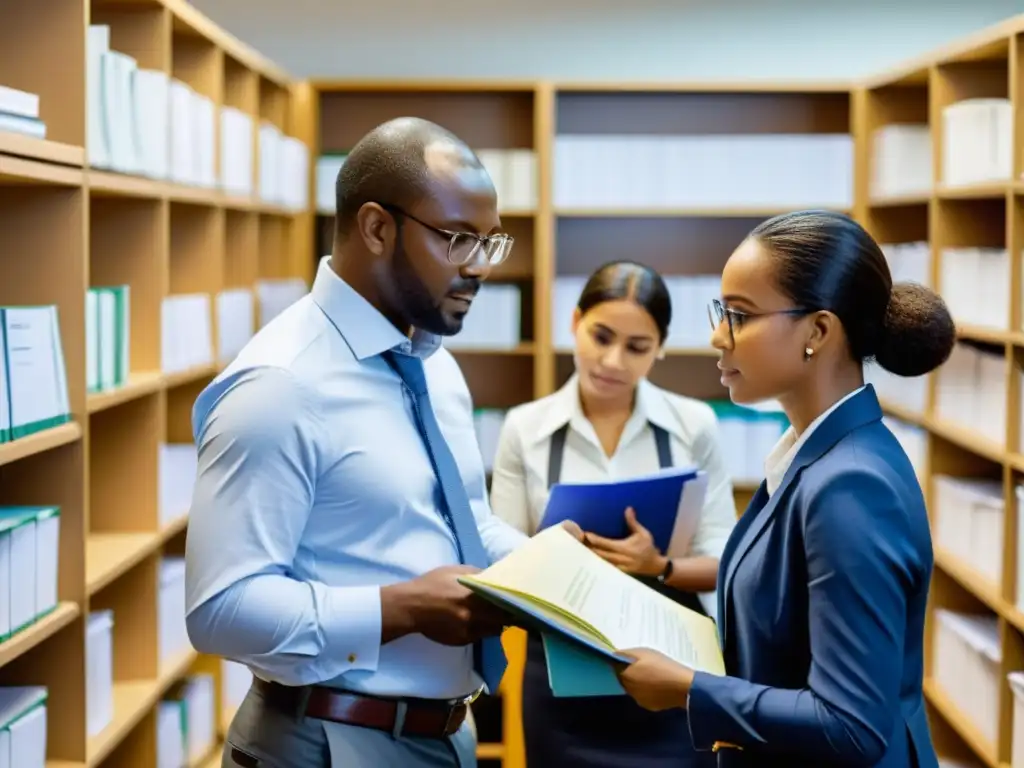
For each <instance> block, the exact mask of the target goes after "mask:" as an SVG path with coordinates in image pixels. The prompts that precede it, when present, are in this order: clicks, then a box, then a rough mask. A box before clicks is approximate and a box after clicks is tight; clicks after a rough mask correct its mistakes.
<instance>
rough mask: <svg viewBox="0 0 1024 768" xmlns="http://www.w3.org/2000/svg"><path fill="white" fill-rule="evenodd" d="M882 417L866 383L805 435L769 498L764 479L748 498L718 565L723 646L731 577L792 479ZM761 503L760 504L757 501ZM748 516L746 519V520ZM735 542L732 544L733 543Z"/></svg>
mask: <svg viewBox="0 0 1024 768" xmlns="http://www.w3.org/2000/svg"><path fill="white" fill-rule="evenodd" d="M881 418H882V408H881V406H880V405H879V404H878V398H877V396H876V395H875V389H874V387H873V386H872V385H871V384H868V385H867V386H866V387H865V388H864V390H863V391H862V392H859V393H858V394H856V395H854V396H853V397H851V398H850V399H849V400H847V401H846V402H845V403H843V404H842V405H841V406H839V407H838V408H836V410H834V411H833V412H832V413H830V414H829V415H828V417H826V418H825V420H824V421H822V422H821V423H820V424H819V425H818V426H817V427H816V428H815V429H814V431H813V432H812V433H811V434H810V435H809V436H808V438H807V441H806V442H805V443H804V444H803V445H802V446H801V447H800V450H799V451H797V454H796V456H795V457H794V458H793V462H792V464H790V465H789V468H788V469H787V470H786V474H785V475H784V476H783V478H782V482H781V483H779V487H778V488H777V489H776V490H775V493H773V494H772V495H771V498H767V496H768V492H767V486H766V484H765V483H764V482H762V483H761V487H760V488H758V490H757V494H755V496H754V498H753V499H751V502H750V505H749V506H748V507H747V510H746V512H744V514H743V517H742V518H740V522H739V523H737V525H736V528H735V529H734V530H733V534H732V536H731V537H730V539H729V544H728V545H727V546H726V548H725V551H724V552H723V553H722V560H721V566H720V568H719V571H720V574H719V581H720V584H719V590H718V595H719V606H718V615H719V617H720V618H721V624H722V631H721V633H720V634H721V643H722V647H723V649H724V648H725V643H726V632H727V631H728V623H729V605H730V600H729V599H728V596H729V594H730V592H731V589H732V580H733V578H734V576H735V575H736V569H737V567H738V566H739V564H740V563H741V562H742V561H743V558H744V557H745V556H746V554H747V553H748V552H749V551H750V549H751V547H753V545H754V543H755V542H756V541H757V540H758V539H759V538H760V537H761V534H762V533H764V531H765V528H766V526H767V525H768V522H769V521H770V520H771V519H772V517H773V515H774V514H775V510H776V509H777V508H778V505H779V502H780V501H781V500H782V499H784V498H786V496H787V495H788V493H789V490H790V486H791V485H792V484H793V481H794V480H795V479H796V478H797V476H798V475H799V474H800V471H801V470H803V468H804V467H806V466H807V465H809V464H813V463H814V462H815V461H817V460H818V459H820V458H821V457H822V456H824V455H825V454H826V453H828V451H829V450H830V449H831V448H832V446H834V445H835V444H836V443H838V442H839V441H840V440H842V439H843V438H844V437H846V435H848V434H849V433H850V432H852V431H853V430H855V429H857V428H858V427H861V426H863V425H865V424H868V423H870V422H872V421H878V420H879V419H881ZM758 502H760V503H758ZM748 518H749V521H748ZM734 542H735V543H734Z"/></svg>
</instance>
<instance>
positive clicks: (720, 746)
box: [711, 741, 743, 752]
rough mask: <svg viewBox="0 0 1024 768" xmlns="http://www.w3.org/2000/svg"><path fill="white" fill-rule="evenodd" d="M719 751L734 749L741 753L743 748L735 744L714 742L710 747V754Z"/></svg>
mask: <svg viewBox="0 0 1024 768" xmlns="http://www.w3.org/2000/svg"><path fill="white" fill-rule="evenodd" d="M721 749H736V750H739V751H740V752H742V751H743V747H740V746H737V745H736V744H730V743H729V742H727V741H716V742H715V743H714V744H712V745H711V751H712V752H718V751H719V750H721Z"/></svg>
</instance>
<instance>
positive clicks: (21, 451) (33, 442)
mask: <svg viewBox="0 0 1024 768" xmlns="http://www.w3.org/2000/svg"><path fill="white" fill-rule="evenodd" d="M81 437H82V427H81V426H80V425H79V424H77V423H75V422H69V423H68V424H61V425H60V426H59V427H54V428H53V429H46V430H43V431H42V432H36V433H35V434H33V435H29V436H28V437H22V438H19V439H17V440H12V441H11V442H9V443H0V465H4V464H10V463H11V462H14V461H18V460H20V459H25V458H28V457H29V456H34V455H36V454H37V453H43V452H44V451H49V450H52V449H53V448H59V447H60V446H62V445H67V444H68V443H73V442H75V441H76V440H80V439H81Z"/></svg>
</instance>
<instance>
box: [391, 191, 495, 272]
mask: <svg viewBox="0 0 1024 768" xmlns="http://www.w3.org/2000/svg"><path fill="white" fill-rule="evenodd" d="M380 206H381V208H383V209H384V210H386V211H389V212H390V213H391V214H392V215H395V216H402V217H403V218H406V219H412V220H413V221H415V222H416V223H417V224H419V225H420V226H421V227H424V228H425V229H429V230H430V231H431V232H433V233H435V234H437V235H440V236H441V237H446V238H448V261H450V262H451V263H452V264H455V265H456V266H459V267H461V266H462V265H464V264H469V263H470V262H471V261H475V260H476V259H478V258H480V254H481V251H482V253H483V259H484V262H486V263H487V264H488V265H489V266H492V267H493V266H496V265H498V264H501V262H503V261H505V259H507V258H508V256H509V254H510V253H511V252H512V245H513V243H515V238H514V237H512V235H508V234H505V233H503V232H502V233H499V234H496V235H477V234H474V233H472V232H453V231H452V230H450V229H442V228H441V227H435V226H434V225H433V224H428V223H427V222H425V221H422V220H421V219H418V218H416V217H415V216H413V215H412V214H411V213H409V212H407V211H405V210H403V209H402V208H399V207H398V206H397V205H390V204H385V203H381V204H380Z"/></svg>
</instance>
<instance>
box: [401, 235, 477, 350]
mask: <svg viewBox="0 0 1024 768" xmlns="http://www.w3.org/2000/svg"><path fill="white" fill-rule="evenodd" d="M391 263H392V272H391V274H392V278H393V280H394V285H395V295H396V298H397V299H398V301H399V306H401V307H402V308H403V309H404V311H405V315H406V317H407V318H408V320H409V322H410V324H411V325H412V326H413V327H414V328H418V329H420V330H423V331H426V332H428V333H434V334H437V335H438V336H454V335H455V334H457V333H458V332H459V331H461V330H462V320H463V318H464V317H465V315H466V313H465V312H459V313H457V314H446V313H445V312H444V311H443V310H442V309H441V305H440V304H439V303H435V302H434V300H433V299H432V298H431V296H430V292H429V291H428V290H427V287H426V286H425V285H424V284H423V281H422V280H420V277H419V275H417V274H416V270H415V269H414V268H413V266H412V262H410V260H409V257H408V256H407V255H406V253H405V248H403V247H402V245H401V242H399V243H398V244H397V245H396V248H395V253H394V256H393V257H392V260H391ZM442 301H443V300H442Z"/></svg>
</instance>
